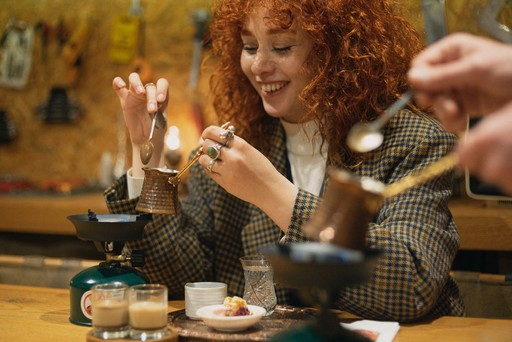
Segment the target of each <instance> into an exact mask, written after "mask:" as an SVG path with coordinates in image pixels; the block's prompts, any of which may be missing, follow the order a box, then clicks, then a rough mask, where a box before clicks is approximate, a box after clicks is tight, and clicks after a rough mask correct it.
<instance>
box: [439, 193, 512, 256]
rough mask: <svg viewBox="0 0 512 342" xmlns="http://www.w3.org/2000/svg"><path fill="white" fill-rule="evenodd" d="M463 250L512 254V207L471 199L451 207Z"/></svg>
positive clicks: (451, 203)
mask: <svg viewBox="0 0 512 342" xmlns="http://www.w3.org/2000/svg"><path fill="white" fill-rule="evenodd" d="M449 207H450V210H451V211H452V214H453V217H454V219H455V223H456V224H457V227H458V229H459V235H460V240H461V245H460V249H461V250H486V251H512V205H511V204H510V203H505V204H493V203H489V202H485V201H479V200H473V199H469V198H463V199H454V200H452V201H450V203H449Z"/></svg>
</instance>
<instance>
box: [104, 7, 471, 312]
mask: <svg viewBox="0 0 512 342" xmlns="http://www.w3.org/2000/svg"><path fill="white" fill-rule="evenodd" d="M394 3H395V1H391V0H373V1H368V0H329V1H325V0H277V1H275V0H272V1H271V0H263V1H262V0H220V1H217V6H216V9H215V12H214V17H213V21H212V23H211V25H210V37H211V41H212V53H213V55H214V57H215V58H214V62H215V65H214V70H213V74H212V78H211V82H210V84H211V98H212V103H213V107H214V108H215V112H216V114H217V116H218V120H219V122H227V121H229V122H230V125H232V126H233V130H232V131H233V132H232V135H230V139H225V138H224V137H226V130H225V129H224V128H222V127H218V126H210V127H208V128H206V129H205V130H204V131H203V132H202V139H203V145H202V146H201V147H199V148H198V150H197V151H194V152H193V154H191V157H193V156H195V155H196V152H197V153H199V155H200V156H199V158H198V163H196V164H194V165H193V166H192V167H191V168H190V169H189V170H190V175H189V177H188V179H187V187H188V189H189V193H188V195H187V197H186V198H183V199H182V201H181V203H180V206H179V207H178V210H177V213H176V215H154V216H153V221H152V222H151V223H149V224H148V225H147V226H146V227H145V234H144V236H143V238H142V239H140V240H136V241H133V242H129V243H128V244H127V246H128V247H129V248H131V249H137V250H144V252H145V255H146V256H147V258H146V266H145V271H146V274H147V275H148V276H149V277H150V279H151V281H152V282H158V283H162V284H166V285H167V286H168V288H169V293H170V295H171V296H182V295H183V284H185V283H187V282H197V281H215V282H223V283H226V284H227V286H228V295H229V296H242V295H243V293H244V284H245V282H244V274H243V269H242V267H241V265H240V263H239V261H238V260H239V258H240V257H242V256H255V255H257V254H259V253H260V251H261V249H262V247H265V246H268V245H273V244H278V243H282V244H291V243H295V242H303V241H307V240H308V239H309V237H308V236H307V235H306V234H305V232H304V231H303V227H304V225H305V224H306V223H307V222H308V220H309V218H310V217H311V215H312V214H313V213H314V212H315V211H316V210H317V208H318V207H319V205H320V203H321V202H322V196H323V194H324V189H325V187H326V186H327V184H328V179H327V178H328V176H327V175H326V170H327V167H343V168H350V170H351V171H352V172H353V173H354V174H356V175H357V176H365V177H371V178H374V179H375V180H377V181H380V182H382V183H385V184H389V183H394V182H396V181H397V180H399V179H401V178H403V177H405V176H406V175H407V174H409V173H410V172H414V171H415V170H419V169H421V168H422V167H423V166H424V165H427V164H430V163H432V162H434V161H436V160H438V159H439V158H441V157H442V156H443V155H445V154H446V153H447V152H448V151H449V150H450V149H451V148H452V146H453V145H454V143H455V137H454V136H453V135H451V134H449V133H447V132H446V131H444V130H443V129H442V128H441V127H440V125H438V124H437V122H435V121H434V120H433V119H432V118H430V117H429V115H427V114H424V113H419V112H417V111H415V108H414V107H413V106H409V108H408V109H404V110H402V111H400V113H397V114H396V115H395V116H394V117H393V119H392V120H391V121H390V122H389V123H388V124H387V125H386V127H385V129H384V142H383V144H382V145H381V146H380V147H379V148H378V149H376V150H375V151H373V152H372V153H369V154H366V155H365V154H358V153H355V152H353V151H351V150H350V149H349V148H348V147H347V145H346V143H345V140H346V136H347V133H348V131H349V130H350V129H351V127H352V126H353V125H354V124H355V123H356V122H359V121H361V120H365V121H368V120H372V119H374V118H376V117H377V116H379V115H380V113H381V112H382V111H383V110H384V109H385V108H387V107H388V105H389V104H391V103H393V102H394V101H395V100H396V99H397V97H398V96H399V95H400V94H401V93H403V92H404V91H405V90H406V89H407V81H406V72H407V70H408V65H409V63H410V61H411V59H412V57H413V56H414V55H415V54H416V53H417V52H418V51H419V50H420V49H421V48H422V44H421V40H420V38H419V35H418V34H417V33H416V32H415V30H414V29H413V28H412V26H411V25H410V24H409V23H408V22H407V21H406V20H404V19H403V18H402V17H400V16H399V15H397V14H396V12H395V8H394V5H393V4H394ZM128 83H129V84H128ZM169 84H171V85H172V84H173V82H169V81H167V80H166V79H163V78H161V79H159V80H157V81H156V82H155V85H156V89H153V87H151V88H150V89H151V90H152V92H151V93H146V92H145V89H144V85H143V83H142V81H141V79H140V76H139V75H137V74H131V75H130V76H129V78H128V82H125V81H124V80H123V79H122V78H121V77H117V78H115V79H114V82H113V86H114V89H115V90H116V92H117V95H118V96H119V99H120V103H121V106H122V109H123V114H124V117H125V120H126V122H127V126H128V127H129V133H130V137H131V141H132V145H133V149H134V150H138V148H139V147H140V146H139V145H137V144H141V143H142V142H144V141H145V140H146V139H147V138H148V134H149V131H150V127H151V115H148V114H149V113H148V109H149V108H156V106H155V105H161V108H162V111H164V112H165V111H166V105H167V101H168V94H169ZM153 90H155V91H153ZM163 140H164V137H163V136H160V135H157V136H153V139H152V141H153V143H154V145H155V152H154V153H153V157H152V159H151V160H150V161H149V163H148V167H151V168H156V167H162V166H163V164H162V157H161V153H159V152H158V151H159V150H161V146H162V145H163ZM208 151H210V153H209V154H208V153H207V152H208ZM217 152H218V153H217ZM142 166H143V165H142V163H141V161H140V158H138V157H137V156H135V158H133V165H132V168H131V170H129V171H128V175H127V176H123V177H121V178H120V179H118V180H117V181H116V182H115V184H114V185H113V186H112V187H111V188H110V189H107V191H106V192H105V193H106V199H107V204H108V206H109V209H110V210H111V211H112V212H115V213H123V212H124V213H132V212H133V211H134V209H135V207H136V204H137V201H138V200H139V198H138V196H137V191H134V189H135V188H136V183H137V182H142V180H143V179H142V177H138V176H137V175H138V174H140V170H141V168H142ZM451 180H452V178H451V175H450V174H449V173H447V174H444V175H443V176H441V177H439V178H436V179H434V180H432V181H431V182H429V183H426V184H423V185H422V186H418V187H416V188H415V189H413V190H411V191H409V192H407V193H403V194H401V195H399V196H396V197H394V198H393V199H390V200H388V201H386V202H385V203H384V205H383V206H382V208H381V209H380V211H379V212H378V213H377V214H376V215H375V217H374V218H373V221H372V222H371V223H370V224H369V225H368V227H361V229H364V230H365V231H366V229H367V230H368V233H367V235H366V247H367V248H369V249H379V250H382V251H383V252H384V256H383V257H382V258H381V259H380V261H379V263H378V264H377V266H376V270H375V272H374V273H373V274H372V276H371V279H370V281H369V282H368V283H366V284H364V285H362V286H359V287H351V288H346V289H344V290H343V291H340V293H339V295H338V296H337V300H336V303H333V305H335V306H336V307H337V308H339V309H343V310H347V311H350V312H353V313H356V314H358V315H359V316H362V317H364V318H368V319H382V320H398V321H412V320H417V319H420V318H422V317H433V316H442V315H462V314H463V313H464V309H463V304H462V301H461V298H460V295H459V293H458V289H457V286H456V285H455V283H454V281H453V279H451V278H450V276H449V271H450V267H451V264H452V262H453V258H454V256H455V253H456V251H457V248H458V244H459V239H458V234H457V230H456V227H455V224H454V222H453V219H452V217H451V215H450V212H449V210H448V207H447V205H446V201H447V199H448V198H449V196H450V192H451V187H452V184H451ZM128 193H130V194H132V196H130V197H128V196H127V194H128ZM305 276H306V275H305ZM340 286H341V284H340ZM276 294H277V302H278V304H281V305H285V304H296V303H297V302H296V301H295V300H296V298H295V299H294V291H293V290H290V289H287V288H283V287H280V286H277V287H276Z"/></svg>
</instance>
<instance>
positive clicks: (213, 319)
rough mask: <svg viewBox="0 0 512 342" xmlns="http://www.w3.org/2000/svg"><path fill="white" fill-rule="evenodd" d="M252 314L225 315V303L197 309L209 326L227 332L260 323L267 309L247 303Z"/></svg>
mask: <svg viewBox="0 0 512 342" xmlns="http://www.w3.org/2000/svg"><path fill="white" fill-rule="evenodd" d="M247 308H248V309H249V312H250V313H251V315H247V316H224V312H225V311H226V307H225V306H224V305H223V304H219V305H208V306H203V307H202V308H199V309H198V310H197V315H198V316H199V317H200V318H201V319H202V320H203V322H205V323H206V325H208V326H209V327H211V328H213V329H216V330H219V331H226V332H234V331H242V330H245V329H247V328H249V327H250V326H252V325H254V324H256V323H258V322H259V321H260V320H261V318H262V317H263V316H265V314H266V313H267V310H265V309H264V308H262V307H261V306H256V305H247Z"/></svg>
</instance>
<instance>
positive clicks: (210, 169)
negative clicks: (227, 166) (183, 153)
mask: <svg viewBox="0 0 512 342" xmlns="http://www.w3.org/2000/svg"><path fill="white" fill-rule="evenodd" d="M216 161H217V160H216V159H212V160H210V161H209V162H208V166H207V167H206V169H207V170H208V172H213V170H212V169H213V165H214V164H215V162H216Z"/></svg>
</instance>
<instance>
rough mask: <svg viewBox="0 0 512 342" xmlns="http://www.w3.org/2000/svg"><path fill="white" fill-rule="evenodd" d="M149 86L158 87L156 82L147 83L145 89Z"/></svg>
mask: <svg viewBox="0 0 512 342" xmlns="http://www.w3.org/2000/svg"><path fill="white" fill-rule="evenodd" d="M147 87H156V85H155V84H154V83H151V82H150V83H146V85H145V86H144V89H146V88H147Z"/></svg>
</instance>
